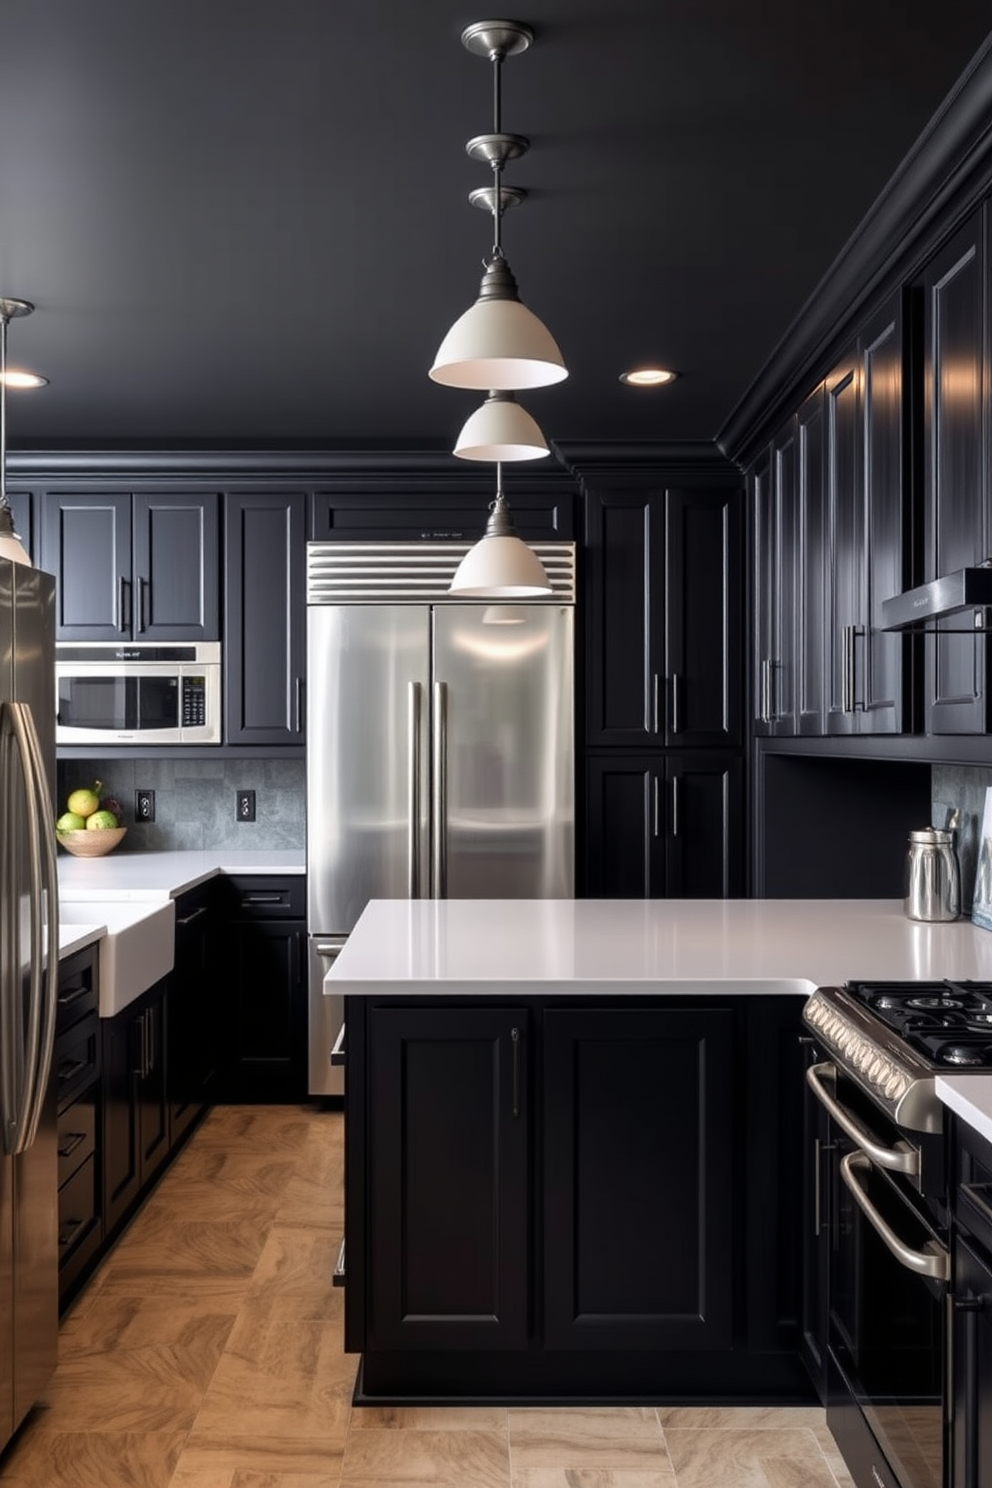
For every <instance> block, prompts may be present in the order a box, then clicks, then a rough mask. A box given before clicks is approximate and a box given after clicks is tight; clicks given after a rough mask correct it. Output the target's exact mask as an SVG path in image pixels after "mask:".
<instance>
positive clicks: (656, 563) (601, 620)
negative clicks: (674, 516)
mask: <svg viewBox="0 0 992 1488" xmlns="http://www.w3.org/2000/svg"><path fill="white" fill-rule="evenodd" d="M664 511H665V508H664V493H663V492H659V491H655V492H625V493H615V492H605V493H604V492H590V493H589V496H588V499H587V504H586V526H587V530H586V539H587V548H588V556H589V583H588V599H589V603H588V607H587V614H588V623H589V631H588V647H587V653H588V675H587V683H586V686H587V700H588V717H587V729H586V738H587V742H588V743H589V744H591V745H596V744H600V745H611V744H613V745H635V746H637V745H640V746H642V747H643V746H644V745H645V744H658V743H660V742H661V735H660V730H661V728H662V719H661V710H662V707H663V702H664V700H663V698H662V696H661V691H662V686H663V678H662V675H661V668H662V665H663V661H664V655H663V640H664V637H663V629H664V581H665V580H664V568H665V519H664Z"/></svg>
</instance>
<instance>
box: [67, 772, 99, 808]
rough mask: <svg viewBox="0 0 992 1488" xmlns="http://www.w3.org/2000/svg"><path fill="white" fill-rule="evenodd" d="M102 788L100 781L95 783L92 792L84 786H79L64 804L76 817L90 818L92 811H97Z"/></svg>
mask: <svg viewBox="0 0 992 1488" xmlns="http://www.w3.org/2000/svg"><path fill="white" fill-rule="evenodd" d="M102 786H103V781H102V780H98V781H96V783H95V784H94V786H93V789H92V790H90V789H89V788H88V787H87V786H85V785H84V786H81V787H80V789H79V790H74V791H73V792H72V793H71V795H70V796H69V799H68V800H67V801H66V803H65V804H66V805H67V806H68V808H69V810H70V811H72V812H74V813H75V815H76V816H92V815H93V813H94V811H97V810H99V807H100V790H101V788H102Z"/></svg>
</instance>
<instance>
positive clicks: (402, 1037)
mask: <svg viewBox="0 0 992 1488" xmlns="http://www.w3.org/2000/svg"><path fill="white" fill-rule="evenodd" d="M942 976H954V977H970V978H977V979H989V978H992V936H989V935H988V934H987V933H985V932H983V931H980V930H977V929H975V928H974V927H973V926H972V925H970V924H969V923H968V922H965V921H959V922H957V923H954V924H944V925H937V924H916V923H912V922H910V921H908V920H907V919H906V918H905V916H904V915H903V913H902V904H901V901H896V900H885V901H866V900H856V901H822V900H817V901H798V900H780V901H770V900H683V901H678V900H637V901H620V900H610V901H596V900H567V901H556V900H526V901H485V902H483V901H464V900H463V901H458V900H449V901H373V903H371V904H370V905H369V906H368V908H367V909H366V911H365V913H364V914H363V915H362V917H361V919H360V920H359V922H358V925H357V926H356V928H355V930H354V931H353V933H352V935H351V937H350V939H349V941H348V944H347V946H346V947H345V949H344V951H343V952H342V954H341V956H340V957H339V959H338V962H337V964H336V966H335V968H334V970H333V971H332V972H331V973H330V974H329V976H328V979H327V986H328V989H331V988H333V990H335V991H337V992H342V993H343V994H344V996H345V999H346V1005H345V1006H346V1013H345V1020H346V1030H347V1037H346V1050H347V1053H346V1059H347V1073H346V1144H347V1146H346V1151H347V1164H346V1172H347V1177H346V1220H347V1268H346V1272H347V1276H346V1283H347V1284H346V1324H345V1343H346V1347H347V1348H348V1349H349V1350H350V1351H353V1352H358V1353H361V1354H362V1356H363V1357H362V1366H361V1370H360V1372H359V1377H358V1385H357V1389H356V1399H357V1400H359V1401H363V1400H364V1401H368V1402H372V1401H375V1402H401V1401H407V1402H409V1401H413V1400H422V1399H436V1400H441V1399H443V1400H458V1401H462V1402H464V1401H467V1400H497V1399H499V1400H508V1399H518V1400H530V1401H536V1400H544V1401H549V1400H551V1401H562V1400H610V1399H618V1398H624V1399H628V1400H629V1399H658V1398H660V1397H664V1398H666V1399H669V1400H679V1399H684V1400H696V1401H700V1400H708V1401H716V1400H721V1401H730V1400H736V1401H748V1400H754V1401H757V1400H770V1399H774V1400H779V1401H790V1400H791V1401H801V1400H807V1399H809V1398H811V1397H810V1388H809V1385H808V1382H807V1380H806V1377H805V1375H804V1373H803V1371H802V1368H801V1366H800V1364H799V1343H800V1326H801V1323H800V1314H801V1286H802V1270H801V1253H802V1184H803V1177H802V1147H803V1119H804V1115H803V1112H804V1104H803V1092H804V1088H805V1087H804V1080H803V1052H802V1049H801V1046H800V1044H799V1037H800V1034H801V1025H800V1011H801V1008H802V1005H803V1002H804V1000H805V998H806V997H807V996H808V994H809V993H810V992H811V991H812V990H813V988H814V987H815V986H817V985H821V984H825V983H829V982H836V981H846V980H848V979H852V978H859V977H864V978H867V977H872V978H899V979H903V978H906V979H911V980H928V979H932V978H934V977H942Z"/></svg>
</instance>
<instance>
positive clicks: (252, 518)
mask: <svg viewBox="0 0 992 1488" xmlns="http://www.w3.org/2000/svg"><path fill="white" fill-rule="evenodd" d="M306 503H307V496H306V493H305V492H303V491H284V492H276V493H273V494H260V493H257V492H252V493H247V494H240V493H232V492H229V493H228V494H227V496H226V498H225V508H224V511H225V526H224V573H225V585H224V640H225V645H224V740H225V743H228V744H264V745H268V746H272V745H279V744H302V743H303V738H304V731H305V708H304V698H303V687H304V679H305V676H306V517H307V511H306Z"/></svg>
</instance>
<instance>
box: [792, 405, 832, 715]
mask: <svg viewBox="0 0 992 1488" xmlns="http://www.w3.org/2000/svg"><path fill="white" fill-rule="evenodd" d="M826 423H827V419H826V398H825V393H824V389H823V386H822V384H821V385H820V386H819V387H817V388H816V389H815V390H814V391H813V392H812V393H811V394H810V396H809V397H808V398H807V399H806V401H805V402H804V403H803V405H802V407H801V408H800V409H799V412H798V413H797V414H796V459H797V473H796V481H797V512H796V522H797V531H796V543H797V560H796V561H797V568H796V574H795V585H796V592H795V597H796V605H795V626H796V640H795V661H796V675H795V703H796V709H795V732H796V733H798V734H808V735H812V736H814V737H817V736H819V735H821V734H823V733H824V732H825V728H824V708H825V704H826V644H825V638H826V623H827V621H826V610H825V602H826V586H827V582H828V577H829V576H828V574H827V566H826V563H825V561H824V555H825V552H826V538H827V461H826Z"/></svg>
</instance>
